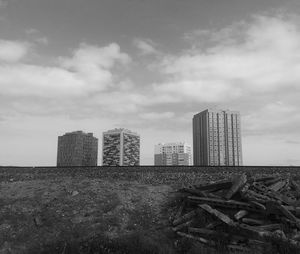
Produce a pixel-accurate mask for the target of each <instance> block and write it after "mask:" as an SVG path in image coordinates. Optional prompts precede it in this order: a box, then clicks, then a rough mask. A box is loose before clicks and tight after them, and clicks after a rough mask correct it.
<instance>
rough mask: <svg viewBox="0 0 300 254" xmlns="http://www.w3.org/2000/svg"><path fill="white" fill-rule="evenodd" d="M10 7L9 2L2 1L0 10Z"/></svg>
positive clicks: (0, 0) (0, 1)
mask: <svg viewBox="0 0 300 254" xmlns="http://www.w3.org/2000/svg"><path fill="white" fill-rule="evenodd" d="M7 5H8V2H7V1H6V0H0V9H1V8H5V7H6V6H7Z"/></svg>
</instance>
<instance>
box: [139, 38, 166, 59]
mask: <svg viewBox="0 0 300 254" xmlns="http://www.w3.org/2000/svg"><path fill="white" fill-rule="evenodd" d="M133 45H134V46H135V47H137V48H138V49H139V51H140V53H141V54H142V55H157V54H159V53H160V52H159V51H158V50H157V49H156V48H155V46H156V44H155V43H154V42H153V41H152V40H150V39H134V40H133Z"/></svg>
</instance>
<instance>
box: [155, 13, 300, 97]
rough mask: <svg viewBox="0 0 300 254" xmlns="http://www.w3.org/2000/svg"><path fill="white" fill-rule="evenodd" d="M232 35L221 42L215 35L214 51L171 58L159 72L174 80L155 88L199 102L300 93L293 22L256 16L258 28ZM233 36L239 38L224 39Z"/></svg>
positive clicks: (298, 41) (299, 41)
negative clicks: (293, 91)
mask: <svg viewBox="0 0 300 254" xmlns="http://www.w3.org/2000/svg"><path fill="white" fill-rule="evenodd" d="M241 27H242V28H243V29H241ZM235 29H236V30H235ZM229 30H230V32H227V33H224V31H223V30H222V31H220V34H219V37H218V36H217V35H216V32H213V33H212V35H211V36H213V38H214V40H216V38H217V37H218V38H219V41H218V43H215V44H211V47H205V48H204V49H203V48H201V47H200V48H197V49H194V50H192V51H187V52H184V53H182V54H180V55H175V56H174V55H173V56H172V55H171V56H170V55H169V56H165V58H164V60H163V61H162V62H161V64H160V66H159V68H160V69H161V71H162V73H163V74H164V75H166V76H167V77H168V78H167V81H166V82H162V83H160V84H155V85H154V89H155V90H157V91H158V92H164V93H171V94H173V95H174V96H180V97H181V98H182V100H185V99H191V100H193V101H198V102H221V101H228V100H239V99H240V98H242V97H244V96H245V95H246V96H249V95H252V96H253V95H261V94H265V93H275V92H278V91H280V90H281V89H285V90H286V91H287V92H288V91H291V90H292V89H293V90H296V91H297V92H299V91H300V90H299V85H298V84H299V81H300V58H299V56H298V54H297V53H296V52H299V50H300V31H299V28H298V27H297V26H296V25H295V24H294V23H293V22H292V21H290V20H284V19H283V18H278V17H263V16H255V17H254V18H253V20H252V23H250V24H245V25H243V26H241V25H240V26H232V27H231V28H230V29H229ZM206 33H207V32H206ZM224 34H226V35H224ZM228 34H230V35H231V36H234V35H235V36H236V37H233V38H234V39H232V40H230V42H229V40H223V38H224V37H226V38H228ZM224 41H225V42H224Z"/></svg>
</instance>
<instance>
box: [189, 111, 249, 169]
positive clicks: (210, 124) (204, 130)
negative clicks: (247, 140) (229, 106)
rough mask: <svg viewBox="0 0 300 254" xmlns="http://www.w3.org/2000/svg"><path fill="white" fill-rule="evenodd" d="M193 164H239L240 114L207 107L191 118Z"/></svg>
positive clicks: (240, 145) (240, 163)
mask: <svg viewBox="0 0 300 254" xmlns="http://www.w3.org/2000/svg"><path fill="white" fill-rule="evenodd" d="M193 152H194V153H193V157H194V165H201V166H242V164H243V159H242V138H241V120H240V113H239V112H237V111H229V110H212V109H207V110H205V111H202V112H200V113H198V114H196V115H194V117H193Z"/></svg>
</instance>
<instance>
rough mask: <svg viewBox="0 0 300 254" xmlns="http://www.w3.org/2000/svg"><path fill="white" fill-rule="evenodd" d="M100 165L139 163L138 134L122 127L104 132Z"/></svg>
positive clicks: (130, 164)
mask: <svg viewBox="0 0 300 254" xmlns="http://www.w3.org/2000/svg"><path fill="white" fill-rule="evenodd" d="M102 165H103V166H138V165H140V135H139V134H137V133H135V132H132V131H130V130H127V129H123V128H120V129H113V130H109V131H106V132H104V133H103V143H102Z"/></svg>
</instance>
